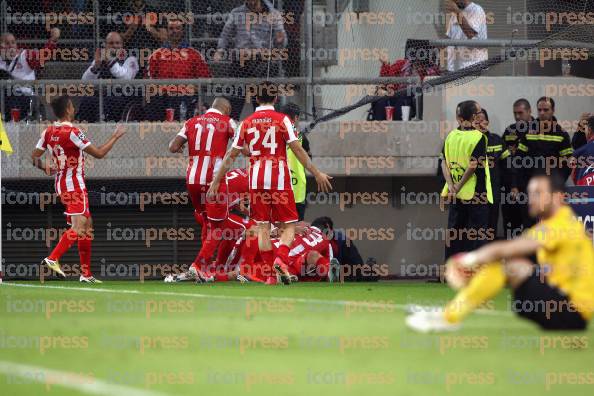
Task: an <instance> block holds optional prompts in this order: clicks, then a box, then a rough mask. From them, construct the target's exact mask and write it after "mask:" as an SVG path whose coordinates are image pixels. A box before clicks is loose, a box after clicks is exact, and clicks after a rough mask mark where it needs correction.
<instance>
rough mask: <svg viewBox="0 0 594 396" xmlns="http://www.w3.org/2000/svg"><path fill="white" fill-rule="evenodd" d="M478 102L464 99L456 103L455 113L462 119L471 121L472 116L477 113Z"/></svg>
mask: <svg viewBox="0 0 594 396" xmlns="http://www.w3.org/2000/svg"><path fill="white" fill-rule="evenodd" d="M477 110H478V103H477V102H476V101H474V100H466V101H464V102H461V103H459V104H458V107H456V115H457V116H458V117H460V118H462V120H464V121H471V120H472V117H474V115H475V114H476V113H477Z"/></svg>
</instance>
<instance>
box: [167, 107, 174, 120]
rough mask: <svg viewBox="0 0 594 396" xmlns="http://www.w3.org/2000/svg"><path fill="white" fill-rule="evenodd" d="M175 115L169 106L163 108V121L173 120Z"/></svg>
mask: <svg viewBox="0 0 594 396" xmlns="http://www.w3.org/2000/svg"><path fill="white" fill-rule="evenodd" d="M174 117H175V111H174V110H173V109H171V108H169V109H165V121H169V122H173V118H174Z"/></svg>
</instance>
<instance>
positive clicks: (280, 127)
mask: <svg viewBox="0 0 594 396" xmlns="http://www.w3.org/2000/svg"><path fill="white" fill-rule="evenodd" d="M277 93H278V87H276V86H274V85H273V84H271V83H269V82H263V83H261V84H259V85H258V92H257V94H256V101H257V102H258V105H259V107H258V108H256V111H255V112H254V113H253V114H252V115H251V116H249V117H247V118H246V119H245V120H244V121H243V122H242V123H241V125H240V127H239V132H238V133H237V134H236V136H235V139H234V142H233V146H232V147H231V149H230V150H229V151H228V152H227V154H225V158H224V159H223V162H222V164H221V167H220V169H219V170H218V172H217V174H216V176H215V177H214V179H213V181H212V184H211V186H210V188H209V190H208V197H215V196H216V193H217V192H218V191H219V187H220V184H221V181H222V180H223V177H224V175H225V173H226V172H227V171H228V170H229V168H230V167H231V165H232V164H233V162H234V161H235V158H237V156H238V155H239V153H240V152H242V150H243V148H244V145H245V144H247V145H248V147H249V158H250V167H249V174H250V175H249V180H250V184H249V190H250V218H251V219H252V220H254V221H256V222H257V223H258V244H259V246H260V251H261V255H262V258H263V261H264V262H265V263H267V264H270V265H272V266H273V267H274V269H275V270H276V271H277V272H278V273H279V274H280V276H281V278H282V280H283V283H285V284H289V283H291V281H290V274H289V273H288V271H287V261H288V255H289V246H290V245H291V243H292V242H293V238H294V236H295V225H294V223H296V222H297V221H298V214H297V208H296V206H295V197H294V195H293V189H292V186H291V176H290V172H289V167H288V164H287V146H288V147H289V148H290V149H291V150H292V151H293V153H294V154H295V156H296V157H297V159H298V160H299V162H301V164H302V165H303V166H304V167H305V168H306V169H307V170H308V171H309V172H310V173H311V174H313V175H314V177H315V179H316V182H317V184H318V190H319V191H323V192H328V191H329V190H330V189H331V188H332V185H331V183H330V179H331V177H330V176H328V175H326V174H325V173H322V172H320V171H319V170H318V169H317V168H316V166H315V165H314V164H313V163H312V162H311V159H310V158H309V156H308V155H307V153H306V152H305V150H303V147H301V144H299V140H298V139H297V136H296V134H295V130H294V128H293V124H292V123H291V120H290V119H289V118H288V117H287V116H286V115H284V114H282V113H278V112H276V111H275V110H274V104H275V103H276V101H277ZM208 197H207V198H208ZM275 222H278V223H281V228H282V235H281V245H280V247H279V248H278V249H277V250H276V255H275V253H274V251H273V249H272V245H271V243H270V224H272V223H275ZM275 256H276V257H275Z"/></svg>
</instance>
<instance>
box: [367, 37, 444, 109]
mask: <svg viewBox="0 0 594 396" xmlns="http://www.w3.org/2000/svg"><path fill="white" fill-rule="evenodd" d="M380 62H381V63H382V67H381V69H380V77H419V78H420V79H421V81H423V80H424V79H425V77H427V76H438V75H439V67H438V66H437V63H436V62H437V56H436V52H435V51H434V49H432V48H431V47H429V43H428V41H426V40H408V41H407V43H406V50H405V58H404V59H398V60H396V61H395V62H394V63H392V64H390V61H389V60H388V57H387V56H382V57H381V58H380ZM406 87H407V84H389V85H387V86H380V87H378V92H377V95H378V96H385V98H384V99H381V100H379V101H377V102H374V103H373V104H372V106H371V112H372V116H373V117H372V118H373V120H375V121H385V120H386V106H392V107H394V120H402V109H401V107H402V106H410V107H411V110H410V118H411V119H412V118H413V117H415V116H416V115H417V112H419V113H420V111H421V109H417V108H416V104H415V101H414V92H413V90H412V89H411V90H410V92H407V93H406V95H398V96H394V92H396V91H398V90H399V89H402V88H406ZM410 87H412V85H411V86H410Z"/></svg>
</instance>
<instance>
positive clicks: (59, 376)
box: [0, 360, 166, 396]
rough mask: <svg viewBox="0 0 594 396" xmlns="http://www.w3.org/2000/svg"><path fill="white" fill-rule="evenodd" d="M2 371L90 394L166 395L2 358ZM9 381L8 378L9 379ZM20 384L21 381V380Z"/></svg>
mask: <svg viewBox="0 0 594 396" xmlns="http://www.w3.org/2000/svg"><path fill="white" fill-rule="evenodd" d="M0 373H4V374H6V375H11V376H16V377H21V378H23V379H24V381H31V382H38V383H42V384H45V386H46V387H47V386H61V387H64V388H70V389H74V390H77V391H80V392H83V393H87V394H89V395H107V396H165V395H166V394H165V393H160V392H154V391H150V390H144V389H138V388H133V387H130V386H124V385H116V384H110V383H108V382H105V381H101V380H99V379H97V378H96V377H93V376H88V375H82V374H78V373H73V372H68V371H59V370H53V369H49V368H45V367H41V366H30V365H26V364H19V363H14V362H9V361H4V360H0ZM7 381H8V379H7ZM19 384H20V382H19Z"/></svg>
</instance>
